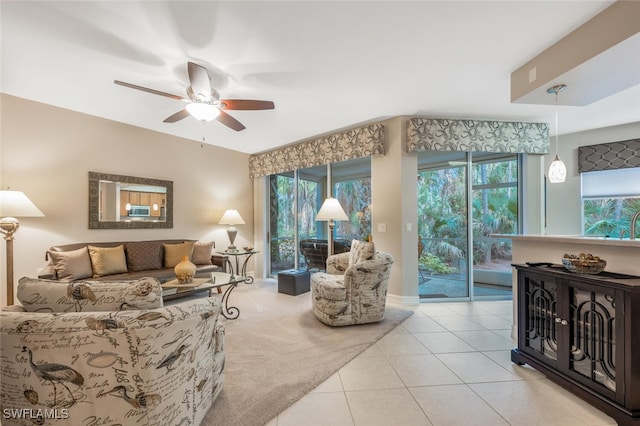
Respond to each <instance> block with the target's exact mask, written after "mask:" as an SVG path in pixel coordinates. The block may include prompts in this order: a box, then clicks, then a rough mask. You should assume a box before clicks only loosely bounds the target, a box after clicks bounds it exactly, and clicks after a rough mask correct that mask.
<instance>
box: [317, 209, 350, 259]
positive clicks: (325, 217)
mask: <svg viewBox="0 0 640 426" xmlns="http://www.w3.org/2000/svg"><path fill="white" fill-rule="evenodd" d="M316 220H318V221H329V241H328V244H327V246H328V247H327V256H331V255H332V254H333V228H334V227H335V221H336V220H349V218H348V217H347V214H346V213H345V212H344V209H343V208H342V206H341V205H340V202H339V201H338V200H337V199H336V198H331V197H330V198H327V199H326V200H324V203H322V207H320V210H318V214H317V215H316Z"/></svg>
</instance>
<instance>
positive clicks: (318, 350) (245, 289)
mask: <svg viewBox="0 0 640 426" xmlns="http://www.w3.org/2000/svg"><path fill="white" fill-rule="evenodd" d="M230 304H231V305H232V306H237V307H238V308H240V317H239V318H238V319H236V320H226V321H225V327H226V338H225V354H226V365H225V384H224V388H223V390H222V393H221V394H220V396H219V397H218V399H217V400H216V401H215V402H214V404H213V407H212V408H211V409H210V410H209V413H208V414H207V416H206V418H205V420H204V421H203V423H202V425H206V426H214V425H215V426H222V425H224V426H235V425H238V426H258V425H264V424H266V423H268V422H269V421H270V420H271V419H272V418H274V417H275V416H276V415H277V414H278V413H280V412H282V411H283V410H284V409H286V408H287V407H289V406H290V405H291V404H293V403H294V402H296V401H297V400H298V399H300V398H301V397H302V396H303V395H304V394H306V393H307V392H309V391H310V390H312V389H313V388H315V387H316V386H318V385H319V384H320V383H322V382H323V381H324V380H326V379H327V378H328V377H330V376H331V375H332V374H333V373H335V372H336V371H337V370H339V369H340V368H341V367H342V366H344V365H345V364H346V363H347V362H349V361H350V360H351V359H353V358H354V357H356V356H357V355H358V354H360V353H361V352H362V351H364V350H365V349H367V348H368V347H369V346H371V345H372V344H373V343H375V342H376V341H377V340H378V339H380V338H381V337H382V336H384V335H385V334H387V333H388V332H389V331H390V330H392V329H393V328H394V327H396V326H397V325H398V324H400V323H401V322H402V321H404V320H405V319H406V318H408V317H409V316H411V314H412V313H413V312H412V311H410V310H406V309H399V308H394V307H391V306H387V309H386V313H385V319H384V320H383V321H382V322H379V323H375V324H365V325H357V326H351V327H336V328H333V327H328V326H326V325H324V324H322V323H321V322H320V321H318V320H317V319H316V318H315V316H314V315H313V312H312V311H311V295H310V293H306V294H304V295H300V296H289V295H286V294H280V293H278V292H277V284H276V283H275V281H273V280H266V281H260V280H258V281H256V283H255V284H254V285H242V286H241V287H238V288H237V289H236V290H234V292H233V293H232V294H231V300H230Z"/></svg>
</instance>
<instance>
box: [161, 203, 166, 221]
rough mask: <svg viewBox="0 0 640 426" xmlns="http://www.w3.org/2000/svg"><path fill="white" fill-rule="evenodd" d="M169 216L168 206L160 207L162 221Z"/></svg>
mask: <svg viewBox="0 0 640 426" xmlns="http://www.w3.org/2000/svg"><path fill="white" fill-rule="evenodd" d="M166 216H167V208H166V207H165V206H162V207H160V222H164V221H165V220H166Z"/></svg>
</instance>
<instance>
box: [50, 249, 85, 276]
mask: <svg viewBox="0 0 640 426" xmlns="http://www.w3.org/2000/svg"><path fill="white" fill-rule="evenodd" d="M47 253H48V255H49V257H50V258H51V263H52V264H53V269H55V271H56V275H57V276H58V279H59V280H60V281H73V280H81V279H83V278H89V277H91V276H93V269H91V258H90V257H89V251H88V250H87V248H86V247H82V248H80V249H78V250H71V251H49V252H47Z"/></svg>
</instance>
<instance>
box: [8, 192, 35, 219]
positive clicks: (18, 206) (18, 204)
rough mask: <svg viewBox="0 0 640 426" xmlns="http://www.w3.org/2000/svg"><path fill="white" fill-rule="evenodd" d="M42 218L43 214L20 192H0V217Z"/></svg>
mask: <svg viewBox="0 0 640 426" xmlns="http://www.w3.org/2000/svg"><path fill="white" fill-rule="evenodd" d="M6 216H11V217H43V216H44V213H42V212H41V211H40V209H39V208H38V207H36V205H35V204H33V202H32V201H31V200H30V199H29V197H27V196H26V195H25V194H24V192H22V191H11V190H4V191H0V217H6Z"/></svg>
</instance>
